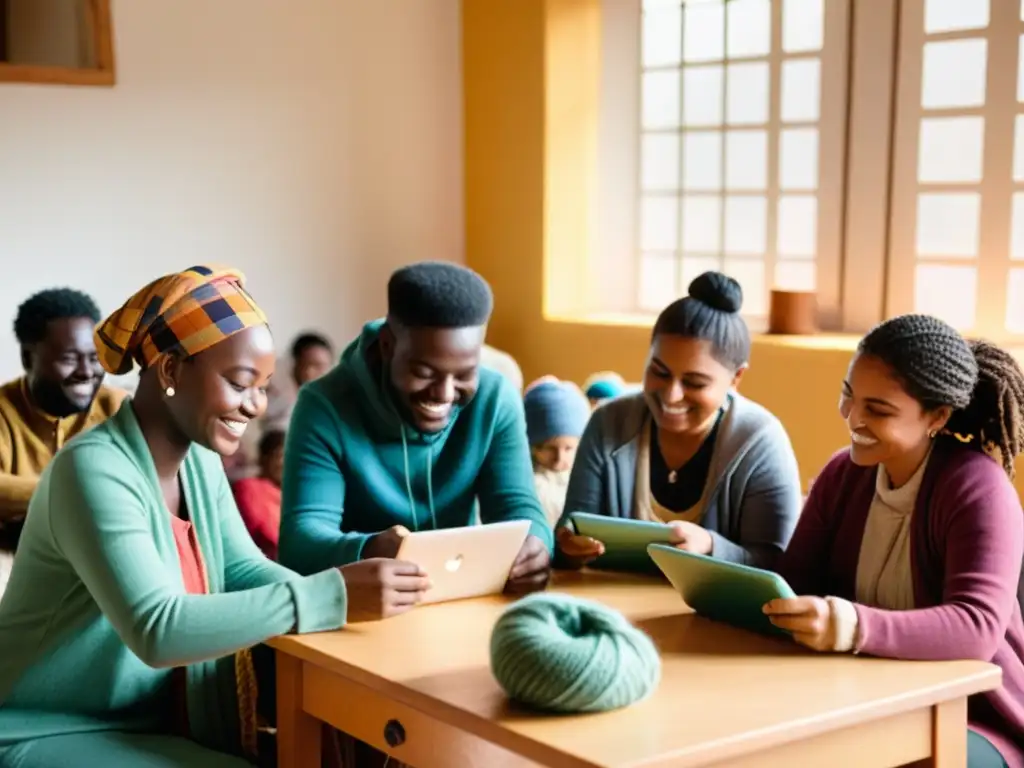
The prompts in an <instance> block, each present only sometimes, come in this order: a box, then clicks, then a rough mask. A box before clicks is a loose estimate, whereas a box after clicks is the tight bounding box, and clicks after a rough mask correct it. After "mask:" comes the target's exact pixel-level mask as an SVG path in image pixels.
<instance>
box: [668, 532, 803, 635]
mask: <svg viewBox="0 0 1024 768" xmlns="http://www.w3.org/2000/svg"><path fill="white" fill-rule="evenodd" d="M648 551H649V552H650V556H651V559H653V560H654V562H655V563H656V564H657V566H658V568H660V569H661V571H662V572H663V573H664V574H665V576H666V577H667V578H668V580H669V582H670V583H671V584H672V586H673V587H675V589H676V591H677V592H678V593H679V594H680V596H681V597H682V598H683V601H684V602H685V603H686V604H687V605H688V606H690V607H691V608H692V609H693V610H694V612H695V613H696V614H697V615H699V616H705V617H707V618H709V619H713V620H715V621H721V622H724V623H726V624H731V625H733V626H736V627H740V628H742V629H749V630H752V631H754V632H761V633H763V634H785V635H789V634H790V631H789V630H788V629H787V628H786V627H785V622H783V623H782V625H781V626H780V625H777V624H776V623H775V622H773V621H772V619H771V617H769V616H767V615H766V613H765V606H766V604H769V603H774V604H775V605H778V604H783V605H786V604H790V605H792V604H793V603H797V602H799V601H798V600H796V599H795V598H796V595H795V594H794V593H793V590H792V589H791V588H790V586H789V584H787V583H786V581H785V579H783V578H782V577H781V576H779V575H778V574H777V573H772V572H771V571H765V570H762V569H760V568H752V567H751V566H749V565H740V564H739V563H729V562H726V561H724V560H716V559H715V558H713V557H707V556H705V555H697V554H694V553H692V552H685V551H683V550H680V549H677V548H675V547H672V546H666V545H664V544H651V545H650V546H649V547H648Z"/></svg>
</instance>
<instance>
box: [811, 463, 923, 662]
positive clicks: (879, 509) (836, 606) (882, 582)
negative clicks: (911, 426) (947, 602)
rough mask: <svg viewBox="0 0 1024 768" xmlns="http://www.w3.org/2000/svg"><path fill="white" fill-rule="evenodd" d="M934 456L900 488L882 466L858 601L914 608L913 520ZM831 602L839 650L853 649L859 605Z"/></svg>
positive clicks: (865, 544)
mask: <svg viewBox="0 0 1024 768" xmlns="http://www.w3.org/2000/svg"><path fill="white" fill-rule="evenodd" d="M930 457H931V453H929V454H928V456H927V457H925V460H924V461H922V462H921V466H920V467H918V468H917V471H916V472H914V474H913V476H911V478H910V479H909V480H908V481H907V482H906V483H904V484H903V485H901V486H900V487H899V488H893V487H892V486H891V483H890V481H889V473H888V472H886V471H885V467H883V466H882V465H881V464H879V465H878V472H877V474H876V475H875V496H874V499H872V501H871V508H870V509H869V510H868V519H867V522H866V523H865V525H864V537H863V539H861V544H860V555H859V556H858V559H857V580H856V586H855V588H854V596H855V598H856V600H857V602H858V603H863V604H864V605H870V606H873V607H875V608H884V609H886V610H890V611H908V610H910V609H912V608H913V607H914V574H913V571H912V570H911V565H910V524H911V520H912V519H913V516H914V505H915V504H916V503H917V494H918V492H919V491H920V490H921V481H922V479H923V478H924V471H925V467H927V466H928V459H929V458H930ZM828 601H829V605H830V606H831V607H832V622H833V629H834V631H835V638H836V640H835V646H834V647H835V650H837V651H849V650H853V649H854V648H855V647H856V645H857V611H856V609H855V608H854V607H853V605H852V604H851V603H849V602H848V601H846V600H841V599H839V598H835V597H830V598H828Z"/></svg>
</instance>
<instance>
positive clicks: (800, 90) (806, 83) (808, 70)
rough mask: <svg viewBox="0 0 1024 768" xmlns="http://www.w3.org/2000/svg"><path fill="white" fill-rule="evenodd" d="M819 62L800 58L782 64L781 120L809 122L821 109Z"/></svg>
mask: <svg viewBox="0 0 1024 768" xmlns="http://www.w3.org/2000/svg"><path fill="white" fill-rule="evenodd" d="M820 80H821V62H820V61H818V59H800V60H798V61H786V62H783V64H782V120H783V122H787V123H811V122H814V121H815V120H817V119H818V115H819V114H820V111H821V109H820V108H821V83H820Z"/></svg>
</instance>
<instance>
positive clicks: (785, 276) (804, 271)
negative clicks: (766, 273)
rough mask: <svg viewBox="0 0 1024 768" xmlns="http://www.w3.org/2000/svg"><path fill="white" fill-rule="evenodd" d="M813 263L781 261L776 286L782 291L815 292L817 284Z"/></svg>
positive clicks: (777, 264) (777, 263) (776, 268)
mask: <svg viewBox="0 0 1024 768" xmlns="http://www.w3.org/2000/svg"><path fill="white" fill-rule="evenodd" d="M816 272H817V270H816V269H815V264H814V262H813V261H779V262H776V264H775V283H774V286H773V287H775V288H777V289H778V290H780V291H813V290H814V288H815V283H816V282H817V280H816V278H817V275H816Z"/></svg>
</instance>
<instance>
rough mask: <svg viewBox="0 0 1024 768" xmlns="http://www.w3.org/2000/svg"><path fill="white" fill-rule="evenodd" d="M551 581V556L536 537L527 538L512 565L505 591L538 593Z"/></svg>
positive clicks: (520, 593) (518, 593)
mask: <svg viewBox="0 0 1024 768" xmlns="http://www.w3.org/2000/svg"><path fill="white" fill-rule="evenodd" d="M550 580H551V556H550V555H549V554H548V548H547V547H546V546H544V542H543V541H541V540H540V539H538V538H537V537H536V536H527V537H526V541H525V543H524V544H523V548H522V549H521V550H519V555H518V556H517V557H516V560H515V562H514V563H513V564H512V570H511V571H509V574H508V582H507V583H506V584H505V591H506V592H508V593H509V594H514V595H523V594H527V593H529V592H538V591H540V590H542V589H544V588H545V587H547V585H548V582H549V581H550Z"/></svg>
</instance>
